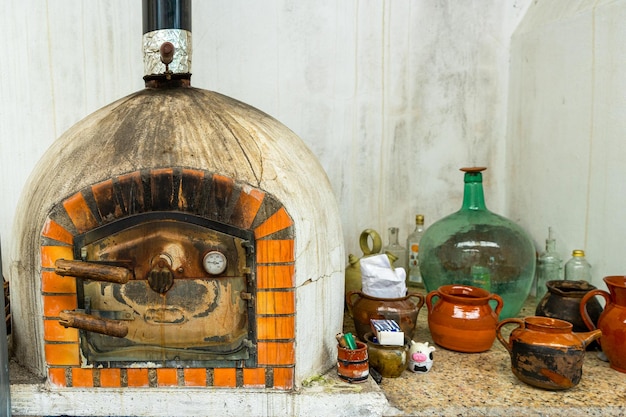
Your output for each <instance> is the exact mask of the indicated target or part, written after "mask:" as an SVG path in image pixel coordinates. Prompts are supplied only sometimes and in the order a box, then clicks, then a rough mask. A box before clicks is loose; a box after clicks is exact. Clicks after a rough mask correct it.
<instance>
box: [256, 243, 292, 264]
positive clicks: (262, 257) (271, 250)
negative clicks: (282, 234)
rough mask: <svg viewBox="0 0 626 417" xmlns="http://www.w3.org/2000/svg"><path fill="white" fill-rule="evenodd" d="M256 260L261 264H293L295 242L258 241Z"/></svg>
mask: <svg viewBox="0 0 626 417" xmlns="http://www.w3.org/2000/svg"><path fill="white" fill-rule="evenodd" d="M256 260H257V263H260V264H273V263H285V262H293V261H294V260H295V259H294V246H293V240H292V239H286V240H257V242H256Z"/></svg>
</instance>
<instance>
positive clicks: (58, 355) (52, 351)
mask: <svg viewBox="0 0 626 417" xmlns="http://www.w3.org/2000/svg"><path fill="white" fill-rule="evenodd" d="M44 350H45V353H46V363H47V364H48V365H67V366H72V365H73V366H78V365H80V355H79V353H78V343H46V345H45V347H44Z"/></svg>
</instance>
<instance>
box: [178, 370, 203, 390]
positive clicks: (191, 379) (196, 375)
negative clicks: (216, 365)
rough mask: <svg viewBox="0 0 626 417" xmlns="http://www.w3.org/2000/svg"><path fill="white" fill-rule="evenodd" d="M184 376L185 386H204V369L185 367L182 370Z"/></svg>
mask: <svg viewBox="0 0 626 417" xmlns="http://www.w3.org/2000/svg"><path fill="white" fill-rule="evenodd" d="M183 375H184V376H185V386H187V387H206V369H204V368H202V369H201V368H187V369H185V370H184V371H183Z"/></svg>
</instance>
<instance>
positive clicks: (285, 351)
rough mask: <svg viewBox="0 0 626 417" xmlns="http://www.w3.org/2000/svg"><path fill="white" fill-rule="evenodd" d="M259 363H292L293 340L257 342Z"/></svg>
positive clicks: (293, 353)
mask: <svg viewBox="0 0 626 417" xmlns="http://www.w3.org/2000/svg"><path fill="white" fill-rule="evenodd" d="M258 349H259V350H258V352H259V355H258V363H259V365H294V364H295V360H296V359H295V358H296V355H295V349H294V343H293V342H260V341H259V343H258Z"/></svg>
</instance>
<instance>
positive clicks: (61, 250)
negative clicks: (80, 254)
mask: <svg viewBox="0 0 626 417" xmlns="http://www.w3.org/2000/svg"><path fill="white" fill-rule="evenodd" d="M59 259H74V252H73V249H72V247H71V246H42V247H41V266H42V267H43V268H54V263H55V262H56V261H57V260H59Z"/></svg>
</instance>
